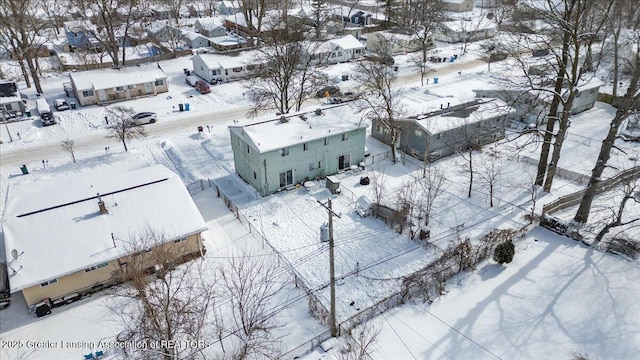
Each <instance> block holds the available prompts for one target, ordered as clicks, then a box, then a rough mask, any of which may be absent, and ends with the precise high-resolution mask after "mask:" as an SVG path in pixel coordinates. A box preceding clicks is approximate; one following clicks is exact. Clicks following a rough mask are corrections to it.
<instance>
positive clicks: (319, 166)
mask: <svg viewBox="0 0 640 360" xmlns="http://www.w3.org/2000/svg"><path fill="white" fill-rule="evenodd" d="M318 169H322V160H320V161H318Z"/></svg>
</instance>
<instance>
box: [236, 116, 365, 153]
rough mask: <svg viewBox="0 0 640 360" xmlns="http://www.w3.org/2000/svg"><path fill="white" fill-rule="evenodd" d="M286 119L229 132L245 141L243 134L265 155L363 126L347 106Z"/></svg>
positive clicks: (238, 128) (242, 127) (245, 126)
mask: <svg viewBox="0 0 640 360" xmlns="http://www.w3.org/2000/svg"><path fill="white" fill-rule="evenodd" d="M285 117H286V121H284V122H283V121H281V118H280V117H278V118H276V119H273V120H269V121H262V122H258V123H254V124H249V125H243V126H229V129H230V130H231V131H233V132H235V133H236V134H237V135H238V136H240V137H242V138H246V137H245V134H246V136H248V137H249V140H250V142H252V143H253V145H254V146H255V147H256V148H257V149H258V151H259V152H260V153H266V152H269V151H273V150H276V149H280V148H283V147H287V146H292V145H296V144H301V143H305V142H309V141H313V140H318V139H323V138H325V137H328V136H333V135H336V134H341V133H345V132H348V131H352V130H355V129H358V128H359V127H362V125H361V124H360V122H359V120H360V117H359V116H357V115H355V114H354V113H353V110H352V109H351V107H350V106H348V105H347V104H341V105H338V106H334V107H327V108H324V109H322V111H321V114H320V115H318V114H316V112H315V111H311V112H300V113H295V114H287V115H285ZM302 117H304V119H303V118H302Z"/></svg>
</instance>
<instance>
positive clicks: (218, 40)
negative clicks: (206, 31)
mask: <svg viewBox="0 0 640 360" xmlns="http://www.w3.org/2000/svg"><path fill="white" fill-rule="evenodd" d="M209 41H211V43H213V44H216V45H222V46H232V45H238V44H245V43H246V42H247V40H246V39H245V38H243V37H242V36H239V35H225V36H216V37H210V38H209Z"/></svg>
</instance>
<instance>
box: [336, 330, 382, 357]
mask: <svg viewBox="0 0 640 360" xmlns="http://www.w3.org/2000/svg"><path fill="white" fill-rule="evenodd" d="M379 337H380V327H377V326H375V325H373V324H371V323H370V322H366V323H364V324H362V325H360V326H358V327H357V328H355V329H353V330H351V331H350V332H349V333H348V334H345V335H343V336H342V337H340V343H341V344H340V350H339V352H338V354H337V357H338V360H369V359H372V358H373V357H372V356H371V352H372V351H373V350H374V348H375V346H376V342H377V341H378V338H379Z"/></svg>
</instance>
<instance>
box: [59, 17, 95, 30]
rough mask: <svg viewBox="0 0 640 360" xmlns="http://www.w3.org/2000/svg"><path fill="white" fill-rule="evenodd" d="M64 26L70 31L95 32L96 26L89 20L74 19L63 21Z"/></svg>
mask: <svg viewBox="0 0 640 360" xmlns="http://www.w3.org/2000/svg"><path fill="white" fill-rule="evenodd" d="M64 28H65V29H66V30H67V31H70V32H74V33H77V32H80V31H90V32H95V31H96V26H95V25H94V24H93V23H92V22H91V21H89V20H74V21H67V22H65V23H64Z"/></svg>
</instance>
